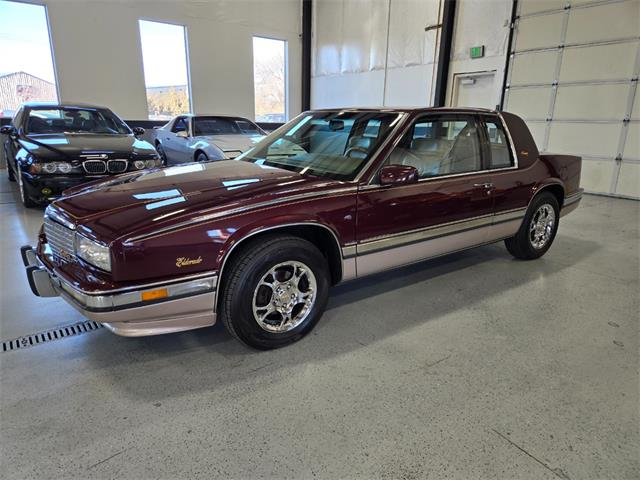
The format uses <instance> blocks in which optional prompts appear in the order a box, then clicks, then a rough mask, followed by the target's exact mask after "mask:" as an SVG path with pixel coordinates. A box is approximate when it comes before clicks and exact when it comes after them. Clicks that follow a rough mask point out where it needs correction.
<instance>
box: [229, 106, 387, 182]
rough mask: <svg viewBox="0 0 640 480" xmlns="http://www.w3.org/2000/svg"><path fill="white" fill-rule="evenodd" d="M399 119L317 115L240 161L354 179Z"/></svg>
mask: <svg viewBox="0 0 640 480" xmlns="http://www.w3.org/2000/svg"><path fill="white" fill-rule="evenodd" d="M398 118H399V116H398V114H395V113H377V112H315V113H311V114H308V115H304V116H301V117H299V118H298V119H297V120H296V121H294V122H291V123H288V124H286V125H285V126H283V127H281V128H280V129H278V130H276V131H275V132H274V133H272V134H271V135H269V136H268V137H266V138H265V139H264V140H263V141H261V142H260V143H259V144H257V145H256V146H255V147H253V148H251V149H249V150H248V151H247V152H245V153H244V154H242V155H241V156H240V157H238V158H239V159H241V160H245V161H249V162H254V163H256V164H258V165H264V166H268V167H278V168H283V169H285V170H291V171H294V172H299V173H301V174H308V175H312V176H317V177H323V178H331V179H336V180H352V179H353V178H355V176H356V174H357V173H358V172H359V171H360V170H361V169H362V167H363V166H364V165H365V164H366V162H367V160H368V159H369V158H370V157H371V155H372V154H373V152H375V151H376V149H377V148H378V146H379V145H380V143H381V142H382V141H383V140H384V139H385V138H386V136H387V133H388V132H389V129H390V128H393V127H392V125H395V123H394V122H395V121H397V119H398ZM371 125H376V126H377V130H376V132H375V135H371V134H369V133H371V128H372V127H371ZM367 130H369V133H367Z"/></svg>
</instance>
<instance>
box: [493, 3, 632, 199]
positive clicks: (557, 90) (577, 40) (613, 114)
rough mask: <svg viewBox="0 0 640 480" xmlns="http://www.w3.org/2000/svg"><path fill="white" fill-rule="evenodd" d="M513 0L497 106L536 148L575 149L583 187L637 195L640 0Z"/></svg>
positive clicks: (552, 151)
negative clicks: (527, 132)
mask: <svg viewBox="0 0 640 480" xmlns="http://www.w3.org/2000/svg"><path fill="white" fill-rule="evenodd" d="M518 6H519V11H518V19H517V20H516V23H515V30H514V36H513V42H512V51H511V53H512V55H511V60H510V62H509V72H508V77H507V88H506V91H505V107H504V109H505V110H507V111H511V112H513V113H516V114H519V115H521V116H522V117H523V118H524V119H525V120H526V122H527V124H528V125H529V128H530V129H531V132H532V133H533V136H534V137H535V139H536V143H537V144H538V147H539V148H540V150H541V151H543V152H550V153H566V154H573V155H580V156H582V159H583V162H582V179H581V184H582V186H583V187H584V188H585V189H586V190H587V191H591V192H598V193H608V194H612V195H620V196H624V197H632V198H640V135H639V132H640V111H639V110H640V108H639V100H638V97H639V96H640V90H638V88H637V84H638V81H637V78H638V75H639V74H640V37H639V35H638V33H639V31H640V30H639V29H638V26H639V25H640V23H639V19H640V1H638V0H622V1H621V0H602V1H597V2H596V1H593V2H585V1H584V0H549V1H545V2H542V1H539V0H521V1H519V2H518ZM559 47H560V48H559Z"/></svg>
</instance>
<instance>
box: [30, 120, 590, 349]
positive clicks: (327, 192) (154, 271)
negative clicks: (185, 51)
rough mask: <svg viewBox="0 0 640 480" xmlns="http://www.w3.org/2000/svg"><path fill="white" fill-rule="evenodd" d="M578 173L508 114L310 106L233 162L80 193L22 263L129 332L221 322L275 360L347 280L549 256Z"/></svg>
mask: <svg viewBox="0 0 640 480" xmlns="http://www.w3.org/2000/svg"><path fill="white" fill-rule="evenodd" d="M580 170H581V158H580V157H576V156H571V155H541V154H540V153H539V152H538V149H537V147H536V145H535V142H534V140H533V137H532V136H531V133H530V132H529V129H528V128H527V126H526V125H525V123H524V122H523V121H522V120H521V119H520V118H519V117H517V116H516V115H513V114H509V113H506V112H504V113H502V112H494V111H489V110H479V109H440V108H438V109H416V110H404V109H398V110H392V109H384V110H382V109H350V110H320V111H311V112H305V113H302V114H301V115H300V116H298V117H296V118H295V119H294V120H292V121H291V122H289V123H287V124H286V125H284V126H282V127H281V128H279V129H278V130H276V131H275V132H273V133H272V134H270V135H269V136H267V137H266V138H264V139H263V140H262V141H261V142H260V143H259V144H257V145H256V146H254V147H252V148H251V149H249V150H248V151H247V152H245V153H244V154H243V155H241V156H240V157H238V158H237V159H235V160H228V161H220V162H212V163H207V164H199V163H191V164H188V165H183V166H178V167H171V168H166V169H162V170H156V171H150V172H137V173H131V174H127V175H122V176H119V177H116V178H114V179H112V180H108V181H105V182H102V183H101V184H93V185H89V186H86V187H84V188H83V187H77V188H75V189H74V190H72V191H71V192H70V193H72V195H71V196H69V197H66V198H62V199H60V200H58V201H56V202H54V203H53V204H52V205H50V206H49V207H48V208H47V211H46V214H45V222H44V227H43V229H42V230H41V233H40V236H39V239H38V245H37V247H36V248H35V249H33V248H32V247H30V246H25V247H23V248H22V255H23V261H24V263H25V266H26V271H27V277H28V280H29V284H30V285H31V288H32V290H33V292H34V293H35V294H36V295H40V296H55V295H60V296H62V298H64V299H65V300H66V301H67V302H69V303H70V304H71V305H73V306H74V307H75V308H77V309H78V310H79V311H80V312H82V313H83V314H84V315H86V316H87V317H89V318H91V319H92V320H95V321H97V322H102V323H104V324H105V325H106V326H107V327H108V328H109V329H110V330H112V331H113V332H115V333H117V334H120V335H128V336H138V335H152V334H159V333H169V332H177V331H181V330H189V329H193V328H199V327H205V326H208V325H212V324H213V323H214V322H215V321H216V319H219V320H221V321H222V322H223V323H224V325H225V326H226V327H227V329H228V330H229V332H231V334H232V335H234V336H235V337H237V338H238V339H240V340H241V341H243V342H245V343H247V344H248V345H251V346H253V347H256V348H260V349H268V348H276V347H281V346H283V345H286V344H289V343H291V342H294V341H296V340H299V339H300V338H302V337H303V336H304V335H305V334H307V333H308V332H309V331H310V330H311V329H312V328H313V326H314V325H315V324H316V323H317V322H318V320H319V319H320V317H321V315H322V313H323V311H324V309H325V306H326V304H327V299H328V295H329V287H330V286H331V285H334V284H337V283H340V282H344V281H347V280H352V279H355V278H360V277H364V276H366V275H370V274H373V273H377V272H382V271H386V270H389V269H393V268H397V267H401V266H403V265H408V264H411V263H415V262H419V261H422V260H425V259H429V258H433V257H436V256H440V255H444V254H448V253H451V252H456V251H459V250H463V249H467V248H471V247H475V246H478V245H484V244H487V243H491V242H497V241H500V240H504V241H505V243H506V247H507V249H508V251H509V252H510V253H511V254H512V255H513V256H515V257H516V258H519V259H524V260H530V259H535V258H539V257H541V256H542V255H544V254H545V252H546V251H547V250H548V249H549V248H550V246H551V244H552V243H553V240H554V238H555V236H556V233H557V231H558V225H559V222H560V217H561V216H563V215H565V214H567V213H569V212H571V211H573V210H574V209H575V208H576V207H577V206H578V204H579V202H580V200H581V197H582V189H581V188H580V186H579V181H580ZM462 287H463V286H462ZM391 320H392V319H390V321H391Z"/></svg>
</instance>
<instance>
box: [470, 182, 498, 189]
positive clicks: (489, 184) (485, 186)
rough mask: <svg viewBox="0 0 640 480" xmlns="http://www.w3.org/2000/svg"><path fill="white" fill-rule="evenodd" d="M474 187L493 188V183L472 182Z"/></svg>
mask: <svg viewBox="0 0 640 480" xmlns="http://www.w3.org/2000/svg"><path fill="white" fill-rule="evenodd" d="M473 186H474V187H475V188H493V183H474V184H473Z"/></svg>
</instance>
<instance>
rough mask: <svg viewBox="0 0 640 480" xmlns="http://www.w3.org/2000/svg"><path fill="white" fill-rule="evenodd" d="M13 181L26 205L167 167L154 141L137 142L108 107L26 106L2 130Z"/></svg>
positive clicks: (139, 131)
mask: <svg viewBox="0 0 640 480" xmlns="http://www.w3.org/2000/svg"><path fill="white" fill-rule="evenodd" d="M0 133H2V134H4V136H5V140H4V144H3V148H4V153H5V158H6V160H7V172H8V175H9V180H10V181H16V180H17V182H18V188H19V190H20V198H21V200H22V203H23V204H24V205H25V206H26V207H33V206H35V205H37V204H44V203H48V202H50V201H52V200H54V199H56V198H58V197H59V196H60V195H61V194H62V192H63V191H64V190H65V189H67V188H70V187H74V186H76V185H79V184H82V183H86V182H89V181H94V180H100V179H103V178H105V177H108V176H111V175H114V174H118V173H124V172H131V171H139V170H143V169H148V168H155V167H159V166H161V165H162V161H161V159H160V157H159V156H158V154H157V152H156V150H155V149H154V148H153V145H151V144H150V143H149V142H146V141H144V140H141V139H140V138H137V137H138V136H140V135H142V134H143V133H144V129H143V128H139V127H138V128H134V129H133V130H131V129H130V128H129V127H128V126H127V124H126V123H124V122H123V121H122V120H121V119H120V118H119V117H118V116H117V115H116V114H115V113H113V112H112V111H111V110H109V109H108V108H105V107H96V106H93V105H81V104H73V105H71V104H64V105H60V104H53V103H26V104H24V105H22V106H21V107H20V108H19V109H18V111H17V112H16V114H15V116H14V117H13V120H12V122H11V124H10V125H5V126H3V127H2V128H1V129H0Z"/></svg>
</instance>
